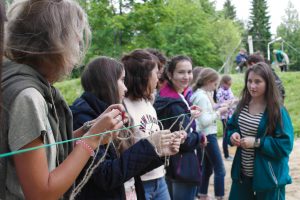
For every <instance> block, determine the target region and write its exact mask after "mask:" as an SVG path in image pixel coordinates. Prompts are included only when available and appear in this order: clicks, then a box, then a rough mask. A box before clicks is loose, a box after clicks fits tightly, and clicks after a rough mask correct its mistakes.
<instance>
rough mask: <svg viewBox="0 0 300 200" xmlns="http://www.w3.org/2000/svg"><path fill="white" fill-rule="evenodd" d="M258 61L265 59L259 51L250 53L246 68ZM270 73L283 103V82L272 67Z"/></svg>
mask: <svg viewBox="0 0 300 200" xmlns="http://www.w3.org/2000/svg"><path fill="white" fill-rule="evenodd" d="M258 62H265V59H264V58H263V57H262V56H261V55H260V54H259V53H255V54H251V55H250V56H249V57H248V60H247V68H250V67H252V66H253V65H254V64H256V63H258ZM269 66H270V65H269ZM270 67H271V66H270ZM272 74H273V75H274V78H275V84H276V86H277V88H278V90H279V93H280V98H281V101H282V103H284V99H285V89H284V86H283V83H282V81H281V79H280V78H279V76H278V75H277V74H276V73H275V70H274V69H272Z"/></svg>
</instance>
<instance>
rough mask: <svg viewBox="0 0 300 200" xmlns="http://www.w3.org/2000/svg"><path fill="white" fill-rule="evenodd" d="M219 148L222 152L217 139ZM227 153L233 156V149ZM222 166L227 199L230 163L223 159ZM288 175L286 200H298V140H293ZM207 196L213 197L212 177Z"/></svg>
mask: <svg viewBox="0 0 300 200" xmlns="http://www.w3.org/2000/svg"><path fill="white" fill-rule="evenodd" d="M219 146H220V148H221V151H222V141H221V139H219ZM229 152H230V154H231V155H234V152H235V148H234V147H229ZM222 155H223V153H222ZM224 164H225V168H226V177H225V199H228V195H229V191H230V186H231V178H230V170H231V164H232V161H227V160H225V159H224ZM290 174H291V176H292V179H293V183H292V184H290V185H287V186H286V200H300V139H296V140H295V143H294V149H293V151H292V153H291V155H290ZM209 196H211V197H213V196H214V190H213V177H211V179H210V185H209Z"/></svg>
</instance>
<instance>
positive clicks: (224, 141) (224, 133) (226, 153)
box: [222, 119, 229, 158]
mask: <svg viewBox="0 0 300 200" xmlns="http://www.w3.org/2000/svg"><path fill="white" fill-rule="evenodd" d="M227 121H228V120H227V119H222V125H223V143H222V147H223V153H224V157H225V158H227V157H229V152H228V144H227V131H226V129H227Z"/></svg>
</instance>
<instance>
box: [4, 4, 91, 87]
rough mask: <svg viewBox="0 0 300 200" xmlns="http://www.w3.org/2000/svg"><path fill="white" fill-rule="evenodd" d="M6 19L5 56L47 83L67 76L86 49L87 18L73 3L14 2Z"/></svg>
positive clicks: (88, 33)
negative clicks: (32, 70)
mask: <svg viewBox="0 0 300 200" xmlns="http://www.w3.org/2000/svg"><path fill="white" fill-rule="evenodd" d="M7 17H8V22H7V24H6V34H5V47H4V48H5V55H6V56H7V57H8V58H9V59H11V60H13V61H15V62H18V63H23V64H27V65H29V66H31V67H33V68H35V69H36V70H37V71H39V72H40V73H41V74H42V75H43V76H45V77H46V78H47V79H50V80H53V81H57V80H59V79H60V78H62V77H63V76H65V75H68V74H69V73H70V72H71V70H72V69H73V67H74V66H75V65H77V64H79V63H80V62H81V61H82V59H83V57H84V55H85V52H86V50H87V49H88V46H89V42H90V34H91V33H90V28H89V24H88V21H87V15H86V13H85V12H84V11H83V9H82V8H81V7H80V6H79V4H78V3H77V2H75V1H73V0H15V1H14V2H13V4H12V5H11V6H10V7H9V9H8V14H7Z"/></svg>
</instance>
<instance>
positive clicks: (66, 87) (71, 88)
mask: <svg viewBox="0 0 300 200" xmlns="http://www.w3.org/2000/svg"><path fill="white" fill-rule="evenodd" d="M277 74H278V76H279V77H280V78H281V80H282V81H283V85H284V87H285V91H286V99H285V106H286V108H287V110H288V111H289V114H290V116H291V118H292V122H293V125H294V131H295V134H296V135H297V136H300V72H286V73H282V72H277ZM232 78H233V84H232V90H233V93H234V95H235V96H239V94H240V91H241V89H242V88H243V85H244V74H234V75H232ZM55 86H56V87H57V88H59V89H60V91H61V92H62V94H63V96H64V97H65V99H66V101H67V102H68V104H72V102H73V101H74V100H75V99H76V98H77V97H79V96H80V95H81V93H82V91H83V90H82V87H81V85H80V80H79V79H72V80H66V81H64V82H60V83H57V84H55ZM99 87H101V86H99ZM221 127H222V125H221V123H219V133H220V134H221Z"/></svg>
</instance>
